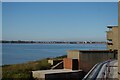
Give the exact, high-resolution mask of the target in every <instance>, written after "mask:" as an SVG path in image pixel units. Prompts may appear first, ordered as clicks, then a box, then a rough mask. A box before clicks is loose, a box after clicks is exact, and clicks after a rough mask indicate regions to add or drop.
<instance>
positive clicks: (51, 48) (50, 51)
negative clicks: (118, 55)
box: [2, 43, 106, 65]
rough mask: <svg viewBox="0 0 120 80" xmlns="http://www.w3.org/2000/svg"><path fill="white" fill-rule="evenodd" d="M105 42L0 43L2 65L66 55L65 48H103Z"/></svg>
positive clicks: (104, 47)
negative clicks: (0, 45) (0, 44)
mask: <svg viewBox="0 0 120 80" xmlns="http://www.w3.org/2000/svg"><path fill="white" fill-rule="evenodd" d="M105 49H106V44H16V43H4V44H2V65H6V64H18V63H24V62H28V61H35V60H39V59H43V58H48V57H49V58H51V57H57V56H62V55H67V50H105Z"/></svg>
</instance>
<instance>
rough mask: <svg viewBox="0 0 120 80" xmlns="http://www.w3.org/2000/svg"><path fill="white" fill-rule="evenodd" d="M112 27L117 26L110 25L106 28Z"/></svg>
mask: <svg viewBox="0 0 120 80" xmlns="http://www.w3.org/2000/svg"><path fill="white" fill-rule="evenodd" d="M113 27H118V26H112V25H109V26H107V28H113Z"/></svg>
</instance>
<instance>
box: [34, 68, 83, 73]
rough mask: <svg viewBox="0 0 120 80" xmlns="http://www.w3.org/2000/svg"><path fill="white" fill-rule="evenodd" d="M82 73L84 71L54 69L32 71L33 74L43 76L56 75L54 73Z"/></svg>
mask: <svg viewBox="0 0 120 80" xmlns="http://www.w3.org/2000/svg"><path fill="white" fill-rule="evenodd" d="M80 71H82V70H69V69H54V70H38V71H32V72H34V73H41V74H54V73H69V72H80Z"/></svg>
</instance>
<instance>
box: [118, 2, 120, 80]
mask: <svg viewBox="0 0 120 80" xmlns="http://www.w3.org/2000/svg"><path fill="white" fill-rule="evenodd" d="M118 26H119V34H118V36H119V37H118V38H119V49H118V72H119V74H118V77H119V80H120V0H119V7H118Z"/></svg>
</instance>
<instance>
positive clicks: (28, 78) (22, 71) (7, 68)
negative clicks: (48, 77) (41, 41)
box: [2, 55, 67, 80]
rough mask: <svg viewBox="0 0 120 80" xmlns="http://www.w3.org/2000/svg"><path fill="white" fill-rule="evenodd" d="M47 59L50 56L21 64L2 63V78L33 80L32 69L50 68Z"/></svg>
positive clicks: (60, 57) (6, 79) (4, 79)
mask: <svg viewBox="0 0 120 80" xmlns="http://www.w3.org/2000/svg"><path fill="white" fill-rule="evenodd" d="M65 57H67V56H66V55H63V56H59V57H56V58H53V59H63V58H65ZM48 59H50V58H47V59H42V60H37V61H32V62H28V63H23V64H13V65H3V66H2V75H3V76H2V77H3V78H2V80H34V78H33V77H32V71H35V70H47V69H50V68H51V65H50V64H49V63H48V62H47V60H48Z"/></svg>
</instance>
